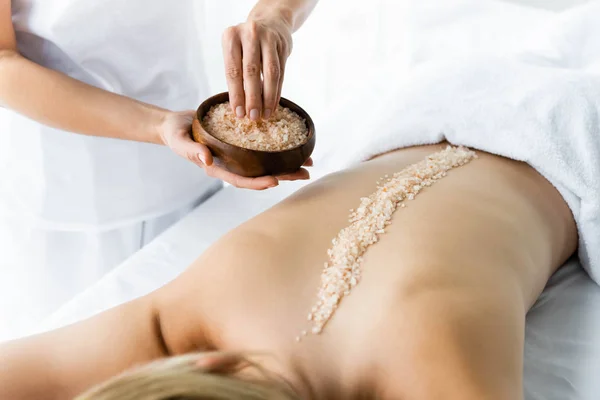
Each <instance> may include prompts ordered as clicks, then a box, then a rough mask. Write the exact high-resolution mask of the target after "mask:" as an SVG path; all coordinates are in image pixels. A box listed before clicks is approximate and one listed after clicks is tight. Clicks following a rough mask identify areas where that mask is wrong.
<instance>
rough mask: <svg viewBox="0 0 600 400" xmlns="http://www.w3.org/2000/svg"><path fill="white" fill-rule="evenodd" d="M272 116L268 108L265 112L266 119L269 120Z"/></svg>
mask: <svg viewBox="0 0 600 400" xmlns="http://www.w3.org/2000/svg"><path fill="white" fill-rule="evenodd" d="M270 116H271V110H269V109H268V108H267V109H266V110H265V115H264V117H265V119H269V117H270Z"/></svg>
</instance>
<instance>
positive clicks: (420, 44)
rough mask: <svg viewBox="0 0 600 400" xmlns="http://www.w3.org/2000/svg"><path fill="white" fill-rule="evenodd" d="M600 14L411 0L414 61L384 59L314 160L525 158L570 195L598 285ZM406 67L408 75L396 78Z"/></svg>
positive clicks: (487, 1) (596, 7)
mask: <svg viewBox="0 0 600 400" xmlns="http://www.w3.org/2000/svg"><path fill="white" fill-rule="evenodd" d="M416 3H418V4H416ZM599 21H600V1H593V2H591V3H589V4H586V5H583V6H580V7H577V8H575V9H572V10H569V11H566V12H562V13H552V12H549V11H542V10H534V9H529V8H525V7H522V6H515V5H513V4H508V3H502V2H498V1H492V0H444V1H441V0H438V1H435V0H420V1H419V2H415V5H414V7H413V9H412V14H411V16H410V23H411V27H410V32H409V37H410V38H411V45H412V47H411V48H410V52H409V53H408V57H405V55H403V56H402V57H400V58H402V60H401V61H396V62H390V63H389V64H388V65H387V66H385V67H382V69H381V70H380V71H377V73H376V75H377V78H376V79H374V80H371V81H369V83H368V89H366V90H364V91H362V92H360V93H357V96H356V98H355V99H352V100H351V101H349V102H348V103H345V104H344V105H341V106H340V109H341V110H343V112H341V113H340V114H339V115H340V118H339V119H337V121H336V123H335V124H334V125H327V126H322V127H320V138H323V137H324V136H327V135H330V132H333V131H335V130H337V131H339V135H336V134H332V135H333V136H332V137H334V138H335V141H337V143H338V144H339V138H340V136H343V137H344V145H343V146H339V147H337V148H335V146H333V147H331V145H332V144H333V141H331V140H330V143H327V140H326V139H325V140H324V141H325V142H326V144H327V146H326V147H328V148H327V149H326V150H327V151H326V152H325V153H324V154H322V155H321V157H320V158H323V160H320V159H319V160H316V161H320V162H321V163H326V164H327V165H328V168H330V169H338V168H343V167H346V166H348V165H350V164H352V163H355V162H357V161H360V160H364V159H367V158H369V157H371V156H373V155H376V154H380V153H383V152H386V151H389V150H392V149H396V148H401V147H407V146H412V145H419V144H431V143H438V142H440V141H444V140H447V141H448V142H450V143H453V144H455V145H465V146H468V147H471V148H474V149H479V150H482V151H486V152H489V153H493V154H498V155H501V156H504V157H508V158H511V159H515V160H519V161H524V162H527V163H529V164H530V165H531V166H532V167H534V168H535V169H536V170H537V171H538V172H540V173H541V174H542V175H543V176H544V177H545V178H546V179H548V181H550V182H551V183H552V184H553V185H554V186H555V187H556V188H557V189H558V190H559V191H560V193H561V194H562V196H563V198H564V199H565V201H566V202H567V203H568V205H569V207H570V208H571V210H572V212H573V215H574V217H575V220H576V222H577V226H578V230H579V256H580V258H581V262H582V264H583V266H584V268H585V269H586V270H587V272H588V273H589V274H590V276H591V277H592V278H593V279H594V280H595V281H596V283H600V22H599ZM404 63H409V64H410V68H409V69H408V70H409V72H408V73H407V74H406V75H404V76H397V75H398V74H397V73H395V71H400V70H401V69H400V66H401V65H403V64H404ZM361 110H362V111H361ZM351 113H352V115H353V117H352V118H351V119H349V120H345V119H344V118H343V116H344V115H346V116H347V115H350V114H351ZM319 154H320V153H319Z"/></svg>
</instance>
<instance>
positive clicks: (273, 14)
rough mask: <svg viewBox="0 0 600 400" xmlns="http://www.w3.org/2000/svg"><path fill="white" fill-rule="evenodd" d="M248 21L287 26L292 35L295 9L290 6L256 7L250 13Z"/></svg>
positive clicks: (281, 26) (280, 26)
mask: <svg viewBox="0 0 600 400" xmlns="http://www.w3.org/2000/svg"><path fill="white" fill-rule="evenodd" d="M247 21H248V22H250V21H254V22H261V23H263V24H269V25H270V24H275V25H276V26H278V27H279V28H285V29H286V30H287V31H288V32H289V34H290V35H291V34H292V33H293V30H294V11H293V10H291V9H290V8H289V7H284V6H281V7H270V8H266V7H256V8H255V9H253V10H252V11H251V12H250V14H249V15H248V19H247Z"/></svg>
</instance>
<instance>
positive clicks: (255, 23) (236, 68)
mask: <svg viewBox="0 0 600 400" xmlns="http://www.w3.org/2000/svg"><path fill="white" fill-rule="evenodd" d="M292 30H293V26H292V25H291V24H290V23H289V22H288V21H286V19H285V18H283V17H282V16H280V15H279V14H277V13H273V14H272V15H269V14H264V13H260V14H258V15H255V14H253V13H251V14H250V17H248V20H247V21H246V22H244V23H242V24H239V25H237V26H233V27H230V28H228V29H227V30H226V31H225V33H224V34H223V57H224V59H225V75H226V78H227V86H228V88H229V100H230V103H231V107H232V111H233V112H234V113H235V114H236V115H237V117H239V118H242V117H244V116H248V117H249V118H250V119H251V120H254V121H256V120H258V119H260V118H264V119H267V118H269V116H270V115H271V113H272V112H273V110H275V107H277V105H278V104H279V99H280V97H281V87H282V85H283V76H284V72H285V64H286V62H287V59H288V57H289V55H290V52H291V51H292Z"/></svg>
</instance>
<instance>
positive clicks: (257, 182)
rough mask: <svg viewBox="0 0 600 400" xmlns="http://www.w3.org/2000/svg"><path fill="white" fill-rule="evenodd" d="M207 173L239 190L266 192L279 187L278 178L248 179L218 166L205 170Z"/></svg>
mask: <svg viewBox="0 0 600 400" xmlns="http://www.w3.org/2000/svg"><path fill="white" fill-rule="evenodd" d="M204 170H205V171H206V173H207V174H208V175H209V176H212V177H213V178H217V179H221V180H223V181H225V182H227V183H229V184H231V185H233V186H235V187H237V188H243V189H252V190H265V189H269V188H273V187H275V186H277V185H279V181H278V180H277V178H275V177H273V176H261V177H258V178H246V177H243V176H239V175H236V174H233V173H231V172H229V171H226V170H224V169H221V168H219V167H217V166H216V165H212V166H210V167H206V168H204Z"/></svg>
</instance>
